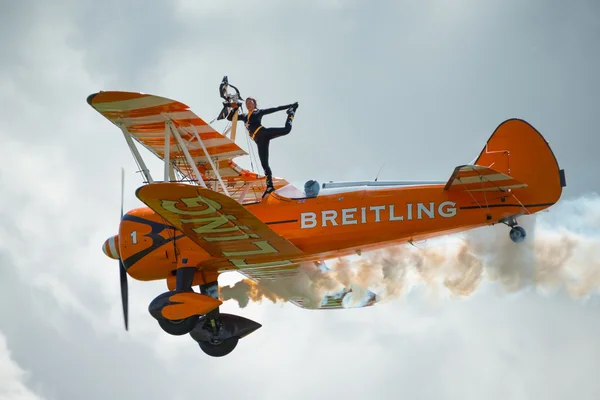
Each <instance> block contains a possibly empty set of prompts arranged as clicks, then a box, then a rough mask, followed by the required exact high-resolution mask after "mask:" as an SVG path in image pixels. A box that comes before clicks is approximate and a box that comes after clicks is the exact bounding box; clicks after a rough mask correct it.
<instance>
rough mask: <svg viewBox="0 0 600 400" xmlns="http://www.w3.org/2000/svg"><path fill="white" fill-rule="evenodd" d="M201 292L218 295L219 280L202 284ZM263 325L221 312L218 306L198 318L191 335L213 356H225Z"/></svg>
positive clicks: (203, 349) (201, 347)
mask: <svg viewBox="0 0 600 400" xmlns="http://www.w3.org/2000/svg"><path fill="white" fill-rule="evenodd" d="M200 292H201V293H203V294H206V295H208V296H217V295H218V284H217V282H211V283H208V284H206V285H201V286H200ZM261 326H262V325H261V324H259V323H257V322H254V321H252V320H249V319H247V318H244V317H240V316H238V315H231V314H221V312H220V311H219V309H218V308H217V309H215V310H213V311H211V312H209V313H207V314H206V315H203V316H201V317H200V318H199V319H198V324H197V325H196V327H195V328H194V330H193V331H192V332H190V336H191V337H192V339H194V340H195V341H196V342H197V343H198V345H199V346H200V349H202V351H203V352H204V353H205V354H207V355H209V356H211V357H223V356H226V355H227V354H229V353H231V352H232V351H233V350H234V349H235V348H236V346H237V344H238V341H239V340H240V339H241V338H243V337H244V336H247V335H249V334H250V333H252V332H254V331H255V330H257V329H258V328H260V327H261Z"/></svg>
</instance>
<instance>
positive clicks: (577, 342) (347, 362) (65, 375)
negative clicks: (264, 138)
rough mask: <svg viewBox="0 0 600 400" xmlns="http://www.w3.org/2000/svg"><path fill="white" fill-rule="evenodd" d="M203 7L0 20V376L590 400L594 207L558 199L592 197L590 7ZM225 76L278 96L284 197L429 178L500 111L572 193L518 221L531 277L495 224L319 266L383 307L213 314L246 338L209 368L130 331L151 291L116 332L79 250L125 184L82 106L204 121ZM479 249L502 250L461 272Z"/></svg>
mask: <svg viewBox="0 0 600 400" xmlns="http://www.w3.org/2000/svg"><path fill="white" fill-rule="evenodd" d="M214 4H215V3H214V2H203V3H201V2H183V1H180V2H171V3H169V2H167V3H161V4H154V5H152V6H150V5H148V4H146V3H143V4H142V3H141V2H129V3H127V4H125V5H122V4H120V3H119V4H116V3H115V2H112V3H111V2H109V3H97V2H90V1H85V2H76V1H62V2H54V3H52V4H51V5H50V3H44V2H41V1H40V2H36V1H23V2H12V3H10V4H9V5H7V6H6V7H4V8H3V12H2V15H0V19H1V22H2V23H0V31H1V33H3V34H2V38H3V39H0V49H1V50H2V51H3V53H2V54H6V55H8V56H7V57H4V58H3V60H2V63H1V64H0V86H1V87H2V88H3V90H2V91H1V92H0V110H2V111H0V113H1V115H2V124H0V144H1V147H2V149H3V152H2V165H3V167H2V168H1V169H0V185H1V186H0V187H1V189H2V190H1V194H0V273H1V277H2V279H0V288H1V290H2V293H3V298H4V299H5V301H3V302H2V305H1V306H0V330H1V331H2V332H3V334H4V335H5V338H6V341H7V343H8V345H9V348H10V360H12V361H9V359H7V358H3V359H2V361H0V369H2V370H3V371H4V370H6V371H13V372H14V371H17V370H16V369H14V367H12V366H11V365H13V363H16V364H17V365H18V366H19V368H20V369H21V370H23V371H27V374H28V375H26V376H25V375H21V378H19V379H22V382H25V381H23V379H25V378H29V379H28V380H27V381H26V384H27V386H28V387H29V388H33V389H35V390H36V392H37V393H39V394H38V396H42V395H43V396H44V398H60V399H81V398H86V399H93V398H98V399H106V398H115V397H130V398H156V397H167V396H168V397H169V398H174V399H191V398H196V397H197V396H198V384H199V383H200V384H201V385H202V393H203V394H204V395H206V396H222V395H223V394H224V393H225V394H226V395H227V396H228V397H232V398H236V397H241V396H248V393H251V394H255V395H256V396H260V397H261V398H281V397H282V396H284V397H286V398H306V397H308V396H314V397H319V398H326V397H335V398H337V397H352V398H354V397H358V396H371V397H372V396H376V397H378V398H398V397H401V396H404V397H411V398H415V397H416V398H419V397H425V398H453V397H458V396H460V397H461V398H466V399H471V398H472V399H475V398H477V399H478V398H482V397H485V398H490V399H494V398H502V399H503V398H506V397H512V398H530V397H532V396H536V397H545V398H553V397H554V398H564V397H566V394H567V393H568V394H569V395H577V396H578V397H579V398H590V399H591V398H597V397H598V396H599V394H600V393H599V386H598V384H597V383H596V380H595V375H594V373H595V371H596V370H597V369H598V367H599V365H598V361H597V360H599V359H600V357H598V356H599V355H600V348H599V347H598V341H597V335H596V332H598V331H599V328H600V327H599V326H598V323H597V318H595V316H596V315H597V313H598V307H597V304H596V296H595V295H594V292H595V290H596V288H597V284H598V280H597V277H596V275H595V271H596V270H597V266H595V267H593V268H592V264H589V261H590V260H597V254H596V253H595V249H596V248H597V247H595V246H597V241H596V238H597V227H598V226H599V224H598V222H599V219H600V211H598V209H597V206H596V204H597V203H595V202H596V201H597V200H596V198H594V197H593V196H589V198H588V199H577V200H575V198H576V197H577V196H579V195H580V194H583V193H585V192H590V191H593V190H594V189H595V188H596V186H595V185H596V183H597V177H596V176H595V172H594V171H597V170H598V168H597V167H598V166H599V164H598V162H599V161H598V158H597V157H595V156H594V149H596V148H597V147H598V146H595V145H594V144H595V143H597V140H598V137H597V135H592V134H591V133H590V132H592V133H593V132H594V129H595V127H596V126H598V125H599V122H600V121H598V117H597V113H596V112H595V111H594V109H593V107H594V105H595V104H596V103H597V102H595V101H594V99H595V98H596V93H597V92H598V90H597V89H598V87H599V86H598V82H599V81H598V79H597V78H596V75H595V74H594V71H596V70H597V69H598V65H599V64H598V60H599V59H600V58H599V53H598V52H597V50H596V49H597V46H596V47H594V42H593V40H592V39H590V38H595V37H597V36H598V35H597V33H598V25H597V24H595V23H594V19H593V16H594V15H595V13H594V9H582V8H579V7H571V6H569V5H567V6H563V8H562V9H561V8H557V7H554V8H547V7H546V8H540V7H537V6H536V5H535V4H532V5H528V6H527V7H523V5H522V4H521V3H518V2H508V3H503V4H502V5H499V4H496V5H494V6H493V7H492V6H490V5H488V4H486V5H479V4H478V5H473V4H471V5H469V7H467V8H468V10H461V11H460V12H458V11H457V12H454V13H452V15H448V13H447V12H444V13H441V12H440V11H439V10H438V11H436V10H432V9H431V8H430V3H425V2H424V3H418V4H416V3H401V2H388V3H382V4H380V5H379V6H378V7H372V5H369V4H362V3H360V2H335V1H330V2H317V1H313V2H304V3H293V4H291V3H289V4H288V3H280V2H273V1H265V2H260V1H259V2H255V3H247V2H234V3H232V4H224V5H221V6H215V5H214ZM590 7H591V6H590ZM540 10H541V11H540ZM567 11H568V12H567ZM516 12H518V14H515V13H516ZM559 16H560V17H561V18H558V17H559ZM562 16H568V18H567V17H565V18H562ZM506 21H511V23H510V29H508V30H507V24H506ZM565 32H566V33H565ZM549 35H551V36H549ZM548 37H551V39H547V38H548ZM573 71H575V72H576V73H573ZM225 74H228V75H229V76H230V81H231V82H232V83H234V84H236V85H239V87H240V88H241V89H242V92H243V94H244V95H249V94H254V95H255V96H257V97H258V98H259V100H260V101H261V102H262V103H264V104H272V105H277V104H280V103H284V102H286V103H287V102H291V101H299V102H300V104H301V105H300V108H299V111H298V115H297V118H296V119H295V121H294V124H295V125H294V131H293V132H292V134H291V135H290V136H289V137H287V138H286V139H281V140H278V141H277V142H274V143H273V145H272V158H271V160H272V165H273V168H274V171H275V173H276V174H277V175H279V176H284V177H286V178H288V179H290V180H292V181H297V182H299V183H300V185H301V184H303V182H304V181H305V180H306V179H310V178H313V177H318V179H319V180H320V181H321V182H323V181H326V180H330V179H363V178H366V179H371V178H373V177H374V176H375V174H376V173H377V171H378V169H379V167H380V166H381V164H382V162H383V160H387V162H386V165H385V167H384V169H383V171H382V174H381V175H380V180H382V179H413V178H414V179H428V178H435V179H444V178H446V177H447V176H449V174H450V173H451V171H452V169H453V168H454V166H456V165H458V163H463V162H468V161H470V160H471V159H473V157H474V156H475V155H476V154H477V153H478V152H479V151H480V150H481V148H482V146H483V144H484V143H485V140H486V139H487V137H488V136H489V134H490V133H491V131H492V130H493V129H494V128H495V126H496V125H497V123H499V122H501V120H503V119H504V118H507V117H510V116H514V114H518V115H519V116H523V117H525V119H527V120H532V122H534V126H536V127H539V128H540V131H541V132H542V133H543V134H544V135H545V137H546V138H547V139H548V140H549V141H550V142H551V146H552V148H553V149H554V151H555V153H556V155H557V158H558V160H559V162H560V163H561V166H564V167H565V168H566V170H567V180H568V185H569V186H568V187H567V191H566V195H567V197H568V196H571V200H572V201H565V202H563V203H562V206H557V208H556V211H555V212H551V213H547V214H544V215H543V218H539V219H538V220H537V221H536V225H535V231H534V230H531V231H530V234H531V236H530V238H531V240H532V242H531V243H536V245H535V246H533V247H532V245H530V244H526V246H522V247H521V248H520V249H521V250H522V252H524V253H525V256H527V258H526V259H529V260H534V261H535V260H536V258H537V260H538V261H539V262H537V263H536V262H533V263H526V265H524V264H525V262H524V261H523V260H524V259H523V258H522V257H517V254H516V253H514V252H512V250H514V249H515V247H514V246H512V244H510V243H509V242H507V236H506V229H503V227H499V228H498V229H497V230H496V229H490V230H481V231H478V233H477V234H478V235H481V236H480V237H476V238H473V240H471V241H467V239H465V238H463V239H461V240H457V241H455V242H454V244H452V245H450V244H446V245H444V243H443V242H442V244H441V245H440V246H439V248H438V250H435V248H433V247H431V248H430V247H429V246H430V245H431V243H430V242H428V243H425V244H420V246H421V245H422V246H425V248H426V249H425V250H421V251H417V249H415V248H410V250H406V249H403V248H394V249H392V250H390V251H389V252H388V253H375V254H372V255H370V256H367V255H364V258H363V261H362V263H358V264H356V265H355V266H356V267H358V269H357V270H356V271H354V272H353V271H350V270H344V269H343V268H342V269H339V268H338V269H336V271H337V272H336V273H337V276H338V277H339V278H340V279H342V278H344V279H345V280H346V281H347V280H348V279H349V278H352V279H354V280H359V281H361V282H363V284H367V283H368V284H369V285H378V286H379V289H380V291H381V293H384V294H386V295H387V296H388V297H389V298H390V301H389V302H386V303H383V304H380V305H378V306H375V307H371V308H369V309H360V310H343V311H339V312H313V311H307V310H301V309H299V308H297V307H294V306H292V305H290V304H281V303H275V304H273V303H271V302H270V301H263V302H262V304H253V303H248V304H247V305H246V306H245V307H244V308H242V309H241V308H240V307H239V306H238V305H237V303H236V302H235V301H228V302H227V303H226V305H225V306H224V311H225V312H231V313H234V314H240V315H243V316H246V317H248V318H251V319H254V320H256V321H258V322H260V323H262V324H263V327H262V328H261V329H260V330H258V331H257V332H255V333H253V334H252V335H250V336H249V337H247V338H244V339H243V340H242V341H241V342H240V345H239V346H238V348H237V349H236V350H235V351H234V352H233V353H232V354H231V355H230V356H228V357H226V358H224V359H210V358H208V357H205V356H204V354H203V353H201V351H200V350H199V348H198V346H197V345H196V344H195V343H194V342H193V340H191V339H190V338H189V337H171V336H168V335H166V334H164V333H163V332H162V331H161V330H160V328H159V327H158V325H157V324H156V322H155V321H153V320H152V318H151V317H150V316H149V314H148V312H147V305H148V303H149V302H150V301H151V300H152V299H153V298H154V296H156V295H157V294H159V293H162V292H163V291H164V290H165V289H166V287H165V285H164V282H150V283H145V282H137V281H133V280H131V281H130V299H131V301H130V310H131V316H130V323H131V324H130V327H131V329H130V331H129V332H124V330H123V321H122V315H121V305H120V298H119V286H118V270H117V264H116V263H115V262H114V261H113V260H109V259H107V258H106V257H104V255H103V254H102V252H101V250H100V248H101V245H102V243H103V241H104V240H105V239H106V238H107V237H109V236H111V235H113V234H114V233H115V229H116V227H117V223H118V219H117V218H118V217H117V214H118V212H119V208H120V204H119V201H120V193H119V190H120V182H119V169H120V167H121V166H122V165H124V166H125V167H126V172H127V175H126V177H127V180H126V192H125V208H126V209H129V208H133V207H135V206H138V205H139V204H140V203H139V201H138V200H137V199H136V198H135V196H134V195H133V191H134V190H135V188H136V187H137V186H138V185H140V184H141V179H140V178H139V174H137V173H136V172H135V164H134V163H133V161H132V158H131V156H130V154H129V150H128V149H127V147H126V146H125V142H124V140H123V138H122V136H121V134H120V132H119V131H118V130H117V129H116V128H115V127H114V126H112V125H111V124H110V123H108V122H107V121H105V120H104V119H103V118H102V117H101V116H99V115H98V114H97V113H95V111H93V110H92V109H91V108H90V107H89V106H88V105H87V103H85V98H86V97H87V96H88V95H89V94H90V93H92V92H94V91H97V90H100V89H123V90H140V91H143V92H147V93H156V94H158V95H165V96H169V97H172V98H176V99H179V100H182V101H184V102H186V103H187V104H189V105H190V106H192V109H194V110H195V111H196V112H197V113H198V114H199V115H201V116H202V117H203V118H205V119H207V120H210V119H212V118H213V117H214V116H216V115H217V113H218V111H219V109H220V99H219V98H218V95H217V86H218V83H219V82H220V80H221V78H222V76H223V75H225ZM278 117H279V116H273V118H272V119H266V122H268V123H269V124H277V123H279V122H280V121H281V119H279V118H278ZM567 133H568V134H567ZM240 138H241V140H240V143H242V145H243V146H246V145H247V143H248V142H246V141H245V138H242V137H241V136H240ZM143 154H145V155H146V154H147V153H145V152H143ZM148 160H149V164H150V167H151V169H152V170H153V172H154V171H157V173H158V174H160V173H161V172H162V170H161V165H160V163H159V162H158V161H157V160H155V159H153V158H152V157H150V158H148ZM582 160H584V161H585V163H582ZM242 163H243V164H245V165H249V162H248V160H242ZM564 215H569V216H570V217H569V218H564ZM534 232H535V234H534ZM496 234H499V235H500V236H498V237H497V238H498V243H494V245H497V246H500V245H501V246H502V247H495V249H496V251H498V249H500V248H502V249H504V250H503V251H504V252H505V253H504V254H503V253H500V254H496V255H495V256H494V257H488V258H487V259H485V260H483V261H481V263H480V262H479V258H478V257H476V256H477V255H480V254H482V253H483V252H485V251H487V250H489V249H487V250H486V247H485V246H487V243H492V241H494V240H496V236H495V235H496ZM485 236H487V239H486V238H485ZM475 239H480V240H479V241H477V240H475ZM456 243H458V244H459V245H460V244H461V243H462V244H463V245H465V244H468V247H463V248H462V249H463V251H457V248H455V247H454V246H455V244H456ZM505 245H506V247H505ZM569 246H572V247H569ZM427 248H429V250H427ZM466 249H468V251H466ZM506 249H508V251H507V250H506ZM492 250H493V249H492ZM527 253H529V254H527ZM420 255H427V257H422V256H420ZM501 256H503V258H502V257H501ZM534 256H535V257H534ZM369 257H371V258H369ZM440 257H442V260H443V261H445V262H444V263H442V265H441V266H440V265H436V263H435V261H438V260H440ZM444 257H446V258H444ZM507 257H513V258H507ZM365 260H366V261H365ZM507 260H510V262H507ZM541 261H543V263H541ZM457 262H458V263H459V264H460V265H469V266H470V268H469V269H466V270H464V269H461V268H456V265H457ZM333 264H335V262H334V263H333ZM415 264H418V265H420V267H419V268H418V269H417V268H414V267H413V266H411V265H415ZM480 264H481V265H480ZM517 265H522V266H523V267H524V268H523V269H517V268H516V266H517ZM524 272H526V273H524ZM490 278H492V279H495V280H496V282H490ZM237 280H239V277H238V276H235V275H234V274H229V275H228V276H224V277H223V280H222V281H221V283H222V284H223V285H225V286H227V285H228V284H231V285H234V284H235V282H236V281H237ZM309 282H310V280H308V281H307V280H305V281H302V283H305V284H308V283H309ZM323 283H327V282H326V281H325V282H323ZM533 285H535V286H536V289H537V290H540V289H541V288H545V290H544V291H543V292H542V293H537V292H536V290H534V289H533ZM307 287H309V286H304V288H305V289H306V288H307ZM325 287H328V286H327V285H326V286H325ZM499 293H500V294H502V295H498V294H499ZM0 354H2V353H0ZM482 366H485V368H483V367H482ZM11 376H14V375H11ZM18 376H19V375H17V377H18ZM232 382H233V383H234V384H232ZM299 382H301V384H299ZM302 382H311V384H310V385H305V384H302ZM24 384H25V383H24ZM2 387H3V388H4V386H2ZM290 388H292V389H290ZM32 393H33V392H32Z"/></svg>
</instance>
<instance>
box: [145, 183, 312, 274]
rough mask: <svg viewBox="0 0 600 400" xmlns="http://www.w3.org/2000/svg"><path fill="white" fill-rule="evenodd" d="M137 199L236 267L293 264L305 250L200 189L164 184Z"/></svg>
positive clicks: (240, 207) (227, 201)
mask: <svg viewBox="0 0 600 400" xmlns="http://www.w3.org/2000/svg"><path fill="white" fill-rule="evenodd" d="M136 196H137V197H138V198H139V199H140V200H141V201H143V202H144V203H145V204H146V205H147V206H148V207H150V208H151V209H152V210H154V211H155V212H156V213H158V214H159V215H160V216H162V217H163V218H164V219H166V220H167V221H168V222H169V223H171V224H172V225H173V226H175V227H176V228H177V229H179V230H180V231H182V232H183V233H184V234H185V235H186V236H188V237H189V238H190V239H191V240H192V241H193V242H195V243H196V244H198V245H199V246H200V247H202V248H203V249H204V250H205V251H206V252H207V253H209V254H210V255H211V256H212V257H215V258H217V259H226V260H227V261H228V262H229V263H230V265H232V266H234V267H235V268H237V269H245V268H257V267H267V266H276V265H286V264H292V262H291V261H290V260H288V259H287V258H288V257H292V256H298V255H300V254H302V251H301V250H299V249H298V248H297V247H296V246H294V245H293V244H292V243H291V242H289V241H288V240H287V239H285V238H283V237H282V236H280V235H278V234H277V233H276V232H275V231H273V230H272V229H271V228H269V227H268V226H267V225H266V224H265V223H264V222H262V221H261V220H260V219H258V218H257V217H256V216H255V215H254V214H252V213H251V212H250V211H248V210H247V209H246V208H245V207H244V206H243V205H241V204H239V203H238V202H237V201H235V200H234V199H232V198H230V197H227V196H225V195H223V194H221V193H217V192H215V191H213V190H210V189H205V188H202V187H200V186H195V185H188V184H184V183H173V182H166V183H164V182H159V183H152V184H148V185H145V186H142V187H140V188H139V189H137V191H136Z"/></svg>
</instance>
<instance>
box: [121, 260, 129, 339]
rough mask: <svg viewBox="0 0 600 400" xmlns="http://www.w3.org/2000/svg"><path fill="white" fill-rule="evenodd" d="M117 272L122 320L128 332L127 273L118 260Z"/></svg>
mask: <svg viewBox="0 0 600 400" xmlns="http://www.w3.org/2000/svg"><path fill="white" fill-rule="evenodd" d="M119 270H120V271H121V302H122V303H123V318H124V319H125V330H126V331H127V330H129V309H128V304H129V293H128V287H127V271H125V266H124V265H123V263H122V262H121V260H119Z"/></svg>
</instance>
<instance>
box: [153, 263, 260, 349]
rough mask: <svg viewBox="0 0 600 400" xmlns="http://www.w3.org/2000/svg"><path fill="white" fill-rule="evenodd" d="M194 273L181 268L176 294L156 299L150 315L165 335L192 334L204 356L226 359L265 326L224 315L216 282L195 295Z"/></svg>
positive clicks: (171, 293)
mask: <svg viewBox="0 0 600 400" xmlns="http://www.w3.org/2000/svg"><path fill="white" fill-rule="evenodd" d="M195 273H196V268H195V267H194V268H192V267H182V268H179V269H178V270H177V281H176V288H175V290H172V291H169V292H166V293H163V294H161V295H159V296H157V297H156V298H155V299H154V300H152V302H151V303H150V305H149V306H148V311H149V312H150V314H151V315H152V316H153V317H154V318H155V319H156V320H157V321H158V324H159V325H160V327H161V328H162V329H163V330H164V331H165V332H166V333H168V334H171V335H176V336H181V335H185V334H187V333H189V334H190V336H191V337H192V339H194V340H195V341H196V342H197V343H198V345H199V346H200V349H202V351H203V352H204V353H205V354H207V355H209V356H211V357H223V356H226V355H227V354H229V353H231V352H232V351H233V350H234V349H235V348H236V346H237V344H238V342H239V340H240V339H241V338H243V337H245V336H247V335H249V334H250V333H252V332H254V331H255V330H257V329H258V328H260V327H261V326H262V325H261V324H259V323H257V322H254V321H252V320H249V319H246V318H243V317H240V316H237V315H231V314H221V313H220V311H219V305H220V304H221V302H220V301H219V300H218V298H219V291H218V289H219V285H218V283H217V281H216V280H215V281H214V282H209V283H206V284H201V285H200V293H197V292H194V290H193V289H192V283H193V281H194V275H195ZM213 279H216V276H215V278H213ZM190 310H192V311H190ZM179 316H181V317H182V318H178V317H179ZM167 317H169V318H167Z"/></svg>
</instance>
